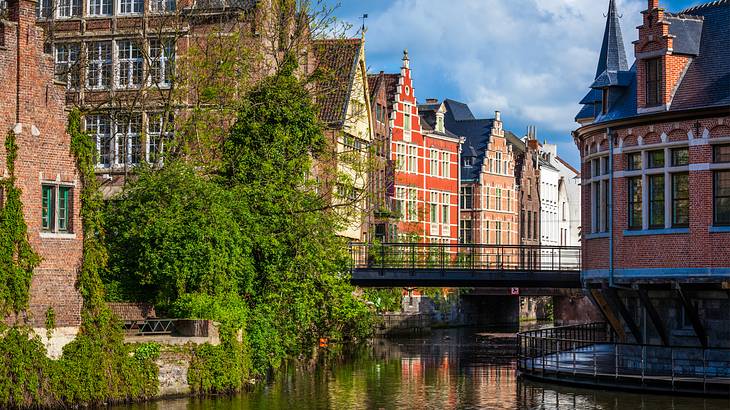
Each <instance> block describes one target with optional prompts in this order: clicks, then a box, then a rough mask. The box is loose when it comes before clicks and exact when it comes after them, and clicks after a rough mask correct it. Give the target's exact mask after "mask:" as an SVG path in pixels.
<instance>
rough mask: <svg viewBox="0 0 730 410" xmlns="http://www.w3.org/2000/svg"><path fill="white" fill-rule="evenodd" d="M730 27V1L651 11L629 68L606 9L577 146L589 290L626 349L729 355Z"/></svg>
mask: <svg viewBox="0 0 730 410" xmlns="http://www.w3.org/2000/svg"><path fill="white" fill-rule="evenodd" d="M728 27H730V1H727V0H720V1H714V2H711V3H706V4H702V5H699V6H696V7H692V8H690V9H687V10H684V11H681V12H679V13H670V12H668V11H666V10H665V9H663V8H661V7H660V5H659V1H658V0H649V1H648V7H647V10H646V11H644V12H643V24H642V25H641V26H639V27H638V40H636V41H635V42H634V52H635V57H636V61H635V63H634V64H633V65H632V66H631V67H629V65H628V61H627V58H626V54H625V50H624V46H623V39H622V33H621V27H620V24H619V15H618V12H617V10H616V5H615V2H614V1H613V0H611V1H610V5H609V12H608V19H607V23H606V32H605V36H604V40H603V46H602V50H601V54H600V59H599V63H598V70H597V72H596V79H595V82H594V83H593V85H592V86H591V91H590V92H589V93H588V95H587V96H586V97H585V98H584V99H583V101H581V103H582V104H584V108H583V109H582V110H581V112H580V113H579V114H578V116H577V118H576V121H578V122H579V123H580V124H581V126H580V128H579V129H578V130H577V131H575V132H574V138H575V142H576V144H577V145H578V148H579V149H580V152H581V158H582V169H581V173H582V175H583V181H582V182H583V185H582V202H583V203H582V205H583V206H582V209H583V211H582V213H583V224H582V226H583V244H582V246H583V269H584V271H583V280H584V281H585V283H586V285H587V286H588V287H589V288H590V289H591V291H592V294H593V296H594V298H595V299H596V302H597V304H598V306H600V307H601V308H602V309H603V311H604V314H605V316H606V318H607V319H608V320H609V321H610V322H611V323H612V325H613V326H614V328H615V329H616V330H617V331H618V332H619V334H620V335H621V336H623V337H625V338H631V339H636V340H637V341H639V342H647V343H661V344H665V345H697V346H726V347H727V346H728V345H730V342H729V341H730V321H729V320H728V316H727V312H728V309H730V301H729V300H728V298H727V290H726V289H728V288H730V252H728V246H727V244H728V243H730V228H728V225H730V48H728V47H727V44H728V43H729V42H730V30H728ZM626 329H628V331H627V330H626Z"/></svg>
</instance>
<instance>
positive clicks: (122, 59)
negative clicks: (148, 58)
mask: <svg viewBox="0 0 730 410" xmlns="http://www.w3.org/2000/svg"><path fill="white" fill-rule="evenodd" d="M135 50H136V51H137V53H138V56H135V55H134V51H135ZM116 55H117V61H116V63H115V65H116V70H115V72H116V84H117V87H119V88H127V89H135V88H139V87H141V86H142V83H143V82H144V56H143V55H142V49H141V47H140V45H139V42H138V41H136V40H134V39H123V40H117V41H116ZM137 68H139V83H136V82H134V81H135V72H136V70H137ZM123 71H126V78H127V82H126V83H125V84H122V72H123Z"/></svg>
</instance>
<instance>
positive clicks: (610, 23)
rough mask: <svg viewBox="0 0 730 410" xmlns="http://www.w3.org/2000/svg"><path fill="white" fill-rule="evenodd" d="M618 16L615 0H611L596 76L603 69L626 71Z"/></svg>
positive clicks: (627, 65)
mask: <svg viewBox="0 0 730 410" xmlns="http://www.w3.org/2000/svg"><path fill="white" fill-rule="evenodd" d="M619 19H620V16H619V14H618V12H617V11H616V1H615V0H611V2H610V3H609V5H608V16H607V18H606V30H605V32H604V34H603V44H602V45H601V54H600V58H599V60H598V68H597V69H596V78H598V77H599V76H600V75H601V74H603V72H604V71H614V72H616V71H626V70H628V69H629V63H628V61H627V60H626V50H625V49H624V40H623V35H622V34H621V23H620V22H619Z"/></svg>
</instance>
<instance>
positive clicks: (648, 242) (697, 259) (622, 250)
mask: <svg viewBox="0 0 730 410" xmlns="http://www.w3.org/2000/svg"><path fill="white" fill-rule="evenodd" d="M729 125H730V116H726V117H718V118H707V119H699V120H687V121H679V122H663V123H656V124H652V125H644V126H639V127H633V128H623V129H619V130H617V131H616V132H617V134H616V136H617V140H616V141H617V145H618V146H617V147H616V150H615V153H614V157H613V158H614V170H615V171H616V178H615V179H614V184H613V187H614V188H613V192H614V201H613V204H614V211H613V219H614V221H613V223H614V235H613V238H614V246H615V253H614V256H615V267H616V268H617V269H622V268H631V269H639V268H727V267H730V250H728V247H727V244H728V243H730V233H711V232H710V227H712V225H713V181H712V179H713V171H712V170H710V169H709V164H712V145H711V144H712V143H713V140H715V141H716V140H717V139H718V138H727V137H730V126H729ZM698 131H699V132H698ZM690 134H691V135H692V139H691V140H690V137H689V135H690ZM703 135H705V136H706V137H707V138H706V139H704V138H702V136H703ZM604 139H605V134H601V133H596V134H592V135H587V136H585V137H584V138H582V139H581V141H580V143H579V145H580V146H579V148H580V151H581V153H582V155H583V157H585V152H586V151H585V147H586V144H588V145H589V146H595V144H596V143H598V142H599V141H603V140H604ZM667 144H679V146H681V147H685V146H688V147H689V155H690V170H689V188H690V189H689V200H690V220H689V228H688V229H689V233H679V234H664V235H642V236H625V235H624V231H625V230H627V229H628V214H627V208H628V205H627V204H628V198H627V196H628V188H627V181H626V178H624V177H622V172H623V171H625V170H626V164H625V162H626V161H625V157H626V154H625V152H624V151H626V150H630V149H631V148H632V147H633V148H635V147H638V146H643V147H647V146H650V147H648V148H647V149H657V148H658V149H661V148H663V147H668V146H674V145H667ZM651 145H653V146H651ZM607 149H608V147H606V146H604V147H603V150H604V152H605V150H607ZM589 150H590V151H594V150H592V149H589ZM589 159H590V158H589ZM665 161H671V158H665ZM643 165H644V167H646V164H643ZM582 172H583V175H584V176H586V177H588V176H590V175H591V173H590V172H591V170H590V161H584V162H583V164H582ZM582 189H583V197H582V201H583V226H584V227H586V232H590V231H589V228H588V227H590V225H591V224H590V221H591V212H592V209H591V195H590V194H591V192H590V190H591V188H590V186H589V184H588V183H585V184H584V185H583V188H582ZM670 199H671V198H670V197H667V198H666V200H670ZM665 218H671V215H665ZM608 252H609V250H608V238H597V239H587V240H584V241H583V269H584V270H593V269H607V268H608V263H609V262H608Z"/></svg>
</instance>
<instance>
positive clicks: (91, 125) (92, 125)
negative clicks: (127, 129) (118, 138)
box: [85, 114, 116, 168]
mask: <svg viewBox="0 0 730 410" xmlns="http://www.w3.org/2000/svg"><path fill="white" fill-rule="evenodd" d="M103 120H106V121H103ZM85 121H86V128H85V129H86V132H89V133H91V135H92V137H93V138H94V139H95V140H96V152H97V153H98V154H97V155H98V157H97V159H96V167H97V168H111V167H112V166H113V165H114V162H115V161H114V157H115V155H114V147H113V146H112V144H113V143H114V138H112V124H111V118H110V117H109V116H108V115H106V114H89V115H87V116H86V118H85ZM104 123H106V124H104ZM104 125H106V131H107V132H106V133H104V132H103V126H104ZM105 140H106V141H105ZM104 144H106V145H107V152H108V154H107V157H108V161H107V163H104V161H103V150H102V147H103V146H104ZM114 146H116V144H114Z"/></svg>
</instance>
